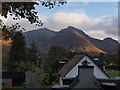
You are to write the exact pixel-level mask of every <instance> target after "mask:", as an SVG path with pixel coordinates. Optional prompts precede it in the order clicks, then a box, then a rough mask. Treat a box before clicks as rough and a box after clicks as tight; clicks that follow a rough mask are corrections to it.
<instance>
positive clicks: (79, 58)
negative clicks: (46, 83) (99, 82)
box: [58, 55, 109, 85]
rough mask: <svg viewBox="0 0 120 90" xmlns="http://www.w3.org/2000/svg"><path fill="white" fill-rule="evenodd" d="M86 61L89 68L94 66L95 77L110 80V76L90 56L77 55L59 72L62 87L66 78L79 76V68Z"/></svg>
mask: <svg viewBox="0 0 120 90" xmlns="http://www.w3.org/2000/svg"><path fill="white" fill-rule="evenodd" d="M84 61H87V62H89V66H94V76H95V77H96V78H104V79H108V78H109V76H108V75H107V74H106V73H105V72H104V71H103V70H102V69H101V68H100V67H99V66H98V65H97V64H96V63H95V62H94V61H93V60H92V59H91V58H90V57H89V56H88V55H75V56H74V58H72V59H71V60H70V61H69V62H68V63H66V64H65V65H64V66H63V67H62V68H61V70H60V71H59V72H58V75H59V77H60V85H63V79H65V78H75V77H76V76H77V75H78V66H79V65H82V64H83V62H84Z"/></svg>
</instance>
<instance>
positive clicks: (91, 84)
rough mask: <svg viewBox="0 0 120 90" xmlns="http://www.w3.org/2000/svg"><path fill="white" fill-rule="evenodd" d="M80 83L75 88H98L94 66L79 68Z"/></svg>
mask: <svg viewBox="0 0 120 90" xmlns="http://www.w3.org/2000/svg"><path fill="white" fill-rule="evenodd" d="M78 78H79V82H78V84H77V85H76V86H75V88H97V86H96V83H97V79H96V78H95V76H94V66H78Z"/></svg>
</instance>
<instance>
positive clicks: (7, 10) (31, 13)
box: [0, 0, 67, 40]
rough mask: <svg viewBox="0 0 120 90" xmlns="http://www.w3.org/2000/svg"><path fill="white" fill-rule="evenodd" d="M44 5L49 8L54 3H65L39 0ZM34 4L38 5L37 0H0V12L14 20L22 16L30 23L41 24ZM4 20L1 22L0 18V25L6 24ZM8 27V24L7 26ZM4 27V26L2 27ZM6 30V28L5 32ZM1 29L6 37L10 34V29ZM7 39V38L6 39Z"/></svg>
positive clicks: (54, 0) (57, 0) (61, 0)
mask: <svg viewBox="0 0 120 90" xmlns="http://www.w3.org/2000/svg"><path fill="white" fill-rule="evenodd" d="M39 1H40V2H41V4H42V6H44V7H49V9H51V8H53V7H54V6H55V5H56V3H57V5H58V6H60V5H63V4H64V3H67V2H66V1H65V0H39ZM35 5H39V3H38V2H37V1H33V2H2V14H1V16H3V17H5V18H7V17H8V15H11V16H12V17H13V19H14V20H18V19H19V20H20V19H22V18H24V19H27V20H28V21H29V22H30V23H31V24H33V23H34V24H36V25H37V26H42V25H43V23H42V21H41V19H40V18H39V16H38V14H37V13H38V12H37V11H36V8H35ZM3 23H4V22H1V19H0V26H1V25H2V27H3V26H7V25H6V24H5V23H4V24H3ZM8 27H9V26H8ZM3 28H5V27H3ZM6 30H8V31H7V32H6ZM6 30H2V31H3V32H4V31H5V32H4V33H6V34H3V36H4V35H7V38H8V36H9V38H11V37H10V35H9V33H8V32H11V30H10V29H7V28H6ZM6 40H7V39H6Z"/></svg>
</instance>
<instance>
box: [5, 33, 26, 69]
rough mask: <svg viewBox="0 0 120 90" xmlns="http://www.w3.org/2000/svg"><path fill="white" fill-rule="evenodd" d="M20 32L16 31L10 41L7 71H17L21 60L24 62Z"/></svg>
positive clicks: (23, 45)
mask: <svg viewBox="0 0 120 90" xmlns="http://www.w3.org/2000/svg"><path fill="white" fill-rule="evenodd" d="M24 38H25V37H24V35H23V34H22V32H16V33H15V35H14V38H13V40H12V43H11V49H10V56H9V60H8V64H7V67H8V71H17V70H18V68H19V65H20V63H21V62H25V61H26V60H25V58H26V47H25V40H24Z"/></svg>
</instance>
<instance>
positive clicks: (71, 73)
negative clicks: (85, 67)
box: [65, 56, 108, 78]
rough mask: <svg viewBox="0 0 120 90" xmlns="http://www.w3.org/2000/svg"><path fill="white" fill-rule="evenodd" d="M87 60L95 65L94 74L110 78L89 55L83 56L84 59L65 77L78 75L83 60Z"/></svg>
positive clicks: (97, 76)
mask: <svg viewBox="0 0 120 90" xmlns="http://www.w3.org/2000/svg"><path fill="white" fill-rule="evenodd" d="M85 60H87V61H88V62H90V64H89V65H90V66H94V75H95V77H96V78H108V77H107V76H106V74H105V73H104V72H103V71H102V70H101V69H99V67H98V66H97V65H96V64H94V62H93V61H92V60H91V59H90V58H89V57H87V56H85V57H83V58H82V60H81V61H80V62H79V63H78V64H77V65H76V66H75V67H74V68H73V69H72V70H71V71H70V72H68V73H67V74H66V76H65V77H73V78H74V77H76V76H77V75H78V66H79V65H82V62H83V61H85Z"/></svg>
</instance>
